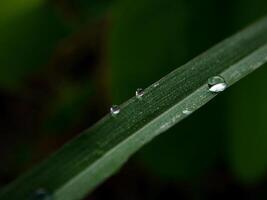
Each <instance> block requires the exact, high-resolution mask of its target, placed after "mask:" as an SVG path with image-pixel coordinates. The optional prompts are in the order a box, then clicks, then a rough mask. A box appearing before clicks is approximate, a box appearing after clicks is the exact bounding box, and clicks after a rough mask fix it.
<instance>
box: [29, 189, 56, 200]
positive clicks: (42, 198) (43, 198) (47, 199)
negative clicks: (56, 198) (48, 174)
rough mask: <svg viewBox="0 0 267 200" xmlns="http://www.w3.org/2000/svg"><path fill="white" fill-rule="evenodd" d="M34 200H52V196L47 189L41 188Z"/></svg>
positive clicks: (35, 194) (36, 192)
mask: <svg viewBox="0 0 267 200" xmlns="http://www.w3.org/2000/svg"><path fill="white" fill-rule="evenodd" d="M33 200H52V195H51V194H50V193H49V192H47V191H46V190H45V189H43V188H40V189H38V190H36V191H35V193H34V196H33Z"/></svg>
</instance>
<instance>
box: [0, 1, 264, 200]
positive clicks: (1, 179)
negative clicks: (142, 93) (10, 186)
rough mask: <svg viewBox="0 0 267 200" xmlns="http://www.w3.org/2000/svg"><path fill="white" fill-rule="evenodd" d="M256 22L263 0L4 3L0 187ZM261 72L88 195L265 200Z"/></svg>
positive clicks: (0, 7)
mask: <svg viewBox="0 0 267 200" xmlns="http://www.w3.org/2000/svg"><path fill="white" fill-rule="evenodd" d="M264 15H267V1H266V0H202V1H199V0H50V1H49V0H23V1H21V0H1V2H0V106H1V112H0V161H1V163H0V187H2V186H4V185H6V184H7V183H9V182H11V181H12V180H14V179H15V178H16V177H17V176H19V175H20V174H22V173H23V172H24V171H26V170H28V169H31V167H32V166H33V165H35V164H37V163H39V162H40V161H41V160H43V159H45V158H46V157H47V156H48V155H50V154H51V153H52V152H54V151H55V150H56V149H58V148H59V147H60V146H62V145H63V144H64V143H65V142H66V141H68V140H70V139H71V138H73V137H75V136H76V135H77V134H79V132H80V131H82V130H83V129H85V128H88V127H89V126H90V125H92V124H93V123H94V122H96V121H97V120H99V119H100V118H101V117H102V116H104V115H105V114H106V113H107V112H109V107H110V105H111V104H121V103H122V102H124V101H125V100H127V99H128V98H129V97H131V96H133V95H134V91H135V90H136V88H139V87H142V88H145V87H147V86H149V85H150V84H152V83H153V82H155V81H157V80H158V79H160V78H161V77H162V76H164V75H166V74H167V73H169V72H171V71H172V70H173V69H175V68H177V67H179V66H180V65H181V64H184V63H185V62H186V61H188V60H190V59H191V58H193V57H194V56H196V55H198V54H199V53H201V52H203V51H205V50H206V49H207V48H209V47H211V46H212V45H214V44H216V43H217V42H219V41H221V40H222V39H224V38H226V37H228V36H230V35H232V34H233V33H235V32H237V31H238V30H240V29H242V28H244V27H245V26H247V25H249V24H251V23H253V22H254V21H256V20H257V19H259V18H261V17H263V16H264ZM266 67H267V66H263V67H261V69H259V70H258V71H257V72H255V73H253V74H252V75H250V76H249V77H247V78H245V79H244V80H242V81H241V82H240V83H238V84H236V85H235V86H233V87H231V88H229V89H228V90H227V91H226V92H224V93H223V94H222V95H219V97H218V98H216V99H215V100H213V101H212V102H211V103H209V104H208V105H207V106H205V107H204V108H201V109H200V110H199V111H197V112H196V113H194V114H193V115H192V116H191V117H190V118H188V119H186V120H184V121H183V122H182V123H180V124H179V125H177V126H175V127H173V128H172V129H171V130H169V131H168V132H166V133H164V134H162V135H161V136H159V137H158V138H156V139H155V140H154V141H153V142H152V143H150V144H148V145H147V146H146V147H144V148H143V149H142V150H141V151H139V152H138V153H137V154H136V155H135V156H134V157H133V158H132V159H131V160H130V161H129V162H128V163H127V164H126V165H125V166H124V167H123V168H122V170H121V171H120V172H119V173H118V174H116V175H115V176H113V177H112V178H110V179H109V180H108V181H107V182H105V183H104V184H103V185H102V186H100V187H99V188H98V189H97V190H96V191H95V192H93V193H92V194H91V195H90V196H89V197H88V198H86V199H96V200H98V199H107V198H108V199H123V200H124V199H127V200H135V199H140V200H142V199H146V200H147V199H151V200H158V199H237V198H238V199H239V198H240V199H266V198H267V117H266V115H267V90H266V85H267V78H266V73H267V68H266Z"/></svg>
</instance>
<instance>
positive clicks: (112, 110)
mask: <svg viewBox="0 0 267 200" xmlns="http://www.w3.org/2000/svg"><path fill="white" fill-rule="evenodd" d="M120 111H121V109H120V107H119V106H117V105H113V106H111V108H110V113H111V114H112V115H113V116H115V115H117V114H119V113H120Z"/></svg>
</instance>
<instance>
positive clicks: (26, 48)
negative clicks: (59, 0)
mask: <svg viewBox="0 0 267 200" xmlns="http://www.w3.org/2000/svg"><path fill="white" fill-rule="evenodd" d="M1 9H2V10H3V12H0V13H1V14H0V19H1V20H0V32H1V37H0V44H1V47H2V48H1V52H0V65H1V68H0V70H1V71H0V86H1V87H2V88H6V87H7V88H11V87H18V86H19V85H20V84H21V83H22V80H23V79H24V78H25V76H27V75H28V74H29V73H32V72H33V71H35V70H37V69H38V67H41V66H43V65H44V64H46V63H45V62H47V61H48V59H49V56H51V52H52V50H53V48H55V45H56V44H55V43H56V42H57V41H58V40H59V39H60V38H62V37H63V36H64V35H65V34H66V31H67V29H66V27H65V26H64V25H63V24H62V23H60V21H59V19H58V18H57V17H56V15H55V13H54V12H53V10H52V9H51V7H48V5H46V4H45V2H44V1H43V0H35V1H34V0H27V1H23V3H22V1H16V0H11V1H4V3H1Z"/></svg>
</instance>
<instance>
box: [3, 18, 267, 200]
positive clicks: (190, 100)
mask: <svg viewBox="0 0 267 200" xmlns="http://www.w3.org/2000/svg"><path fill="white" fill-rule="evenodd" d="M266 62H267V18H264V19H262V20H261V21H259V22H258V23H256V24H254V25H253V26H251V27H250V28H248V29H245V30H244V31H242V32H240V33H239V34H237V35H235V36H233V37H232V38H230V39H227V40H225V41H223V42H222V43H220V44H218V45H216V46H215V47H213V48H211V49H210V50H208V51H207V52H205V53H203V54H202V55H200V56H198V57H197V58H195V59H193V60H192V61H190V62H188V63H187V64H185V65H183V66H181V67H179V68H178V69H176V70H175V71H173V72H171V73H170V74H169V75H167V76H165V77H164V78H162V79H161V80H160V81H158V82H157V84H156V85H155V84H154V85H152V86H150V87H148V88H147V89H145V95H144V96H143V97H142V99H138V98H136V97H133V98H131V99H130V100H129V101H127V102H126V103H124V104H123V105H121V111H120V113H119V114H117V115H116V116H111V115H107V116H106V117H104V118H103V119H102V120H100V121H99V122H98V123H97V124H95V125H94V126H93V127H91V128H90V129H88V130H86V131H85V132H83V133H82V134H81V135H80V136H79V137H78V138H76V139H74V140H73V141H72V142H70V143H68V144H66V145H65V146H64V147H63V148H61V150H59V151H58V152H57V153H55V154H54V155H53V156H52V157H51V158H50V159H48V160H46V161H45V162H44V163H42V164H41V165H39V166H37V167H36V168H35V169H33V170H32V171H30V172H28V173H26V174H25V175H23V176H22V177H20V178H18V179H17V180H16V181H15V182H13V183H11V184H10V185H9V186H7V187H6V188H4V189H3V190H2V191H1V193H0V199H1V200H4V199H9V200H12V199H16V200H17V199H21V200H23V199H28V198H29V197H31V196H32V195H33V194H34V192H35V191H36V190H38V189H39V188H45V190H46V191H49V192H50V193H51V194H53V197H54V199H64V200H71V199H81V198H82V197H84V196H85V195H86V194H87V193H88V192H89V191H92V190H93V189H94V188H95V187H96V186H97V185H99V184H100V183H102V182H103V181H104V180H105V179H107V178H108V177H109V176H110V175H112V174H113V173H115V172H116V171H117V170H118V169H119V167H121V165H122V164H123V163H125V162H126V161H127V160H128V158H129V157H130V156H131V155H132V154H133V153H135V152H136V151H137V150H138V149H140V148H141V147H142V146H143V145H144V144H146V143H148V142H149V141H151V140H152V139H153V138H154V137H156V136H157V135H159V134H160V133H162V132H164V131H166V130H167V129H169V128H170V127H172V126H173V125H175V124H176V123H178V122H179V121H181V120H182V119H184V118H186V117H187V116H189V114H188V113H187V114H185V112H184V111H185V110H187V111H191V112H194V111H195V110H197V109H198V108H200V107H201V106H203V105H204V104H206V103H207V102H208V101H210V100H211V99H212V98H214V97H215V96H216V94H214V93H212V92H210V91H209V88H208V85H207V80H208V79H209V78H210V77H212V76H215V75H221V76H222V77H224V79H225V81H226V82H227V83H228V85H229V86H231V85H232V84H234V83H235V82H237V81H238V80H240V79H241V78H243V77H244V76H246V75H248V74H249V73H251V72H253V71H254V70H256V69H257V68H258V67H260V66H262V65H263V64H264V63H266ZM237 73H238V74H237ZM211 117H214V116H211Z"/></svg>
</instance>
